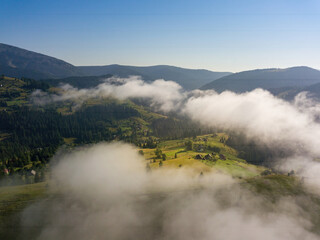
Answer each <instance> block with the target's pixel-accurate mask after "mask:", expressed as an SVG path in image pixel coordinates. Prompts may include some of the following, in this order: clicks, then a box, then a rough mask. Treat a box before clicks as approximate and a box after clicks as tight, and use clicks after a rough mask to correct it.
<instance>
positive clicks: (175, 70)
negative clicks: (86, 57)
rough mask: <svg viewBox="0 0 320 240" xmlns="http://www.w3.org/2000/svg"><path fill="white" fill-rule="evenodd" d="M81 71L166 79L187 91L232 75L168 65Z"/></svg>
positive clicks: (92, 73)
mask: <svg viewBox="0 0 320 240" xmlns="http://www.w3.org/2000/svg"><path fill="white" fill-rule="evenodd" d="M79 69H80V70H81V71H82V72H83V73H84V74H85V75H88V76H97V75H104V74H112V75H115V76H119V77H128V76H130V75H138V76H141V77H142V78H143V79H144V80H146V81H153V80H156V79H165V80H171V81H174V82H177V83H178V84H180V85H181V86H182V87H183V88H185V89H195V88H199V87H201V86H203V85H204V84H206V83H208V82H211V81H213V80H216V79H218V78H221V77H224V76H227V75H230V74H231V73H229V72H212V71H208V70H204V69H186V68H179V67H174V66H167V65H157V66H150V67H135V66H122V65H106V66H82V67H79Z"/></svg>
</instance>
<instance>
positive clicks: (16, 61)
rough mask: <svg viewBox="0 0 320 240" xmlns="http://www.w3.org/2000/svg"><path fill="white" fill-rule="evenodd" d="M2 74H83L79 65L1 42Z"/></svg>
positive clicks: (49, 76) (60, 75)
mask: <svg viewBox="0 0 320 240" xmlns="http://www.w3.org/2000/svg"><path fill="white" fill-rule="evenodd" d="M0 56H1V57H0V74H4V75H8V76H11V77H28V78H34V79H42V78H63V77H70V76H81V75H82V73H81V72H80V71H79V69H77V67H75V66H73V65H71V64H69V63H67V62H65V61H62V60H59V59H56V58H53V57H49V56H46V55H43V54H40V53H36V52H32V51H28V50H25V49H22V48H18V47H14V46H10V45H6V44H2V43H0Z"/></svg>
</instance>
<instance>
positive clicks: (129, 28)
mask: <svg viewBox="0 0 320 240" xmlns="http://www.w3.org/2000/svg"><path fill="white" fill-rule="evenodd" d="M0 31H1V34H0V42H2V43H6V44H10V45H14V46H18V47H21V48H25V49H28V50H32V51H35V52H40V53H43V54H47V55H50V56H53V57H57V58H60V59H63V60H65V61H67V62H70V63H72V64H74V65H106V64H114V63H116V64H125V65H138V66H148V65H157V64H168V65H175V66H180V67H186V68H205V69H210V70H215V71H233V72H237V71H242V70H248V69H256V68H269V67H281V68H282V67H290V66H302V65H304V66H310V67H313V68H317V69H320V61H319V56H320V44H319V43H320V1H319V0H303V1H302V0H268V1H257V0H233V1H231V0H217V1H214V0H211V1H209V0H197V1H195V0H194V1H188V0H183V1H182V0H159V1H152V0H149V1H148V0H135V1H134V0H117V1H115V0H113V1H108V0H107V1H97V0H64V1H63V0H55V1H48V0H1V7H0Z"/></svg>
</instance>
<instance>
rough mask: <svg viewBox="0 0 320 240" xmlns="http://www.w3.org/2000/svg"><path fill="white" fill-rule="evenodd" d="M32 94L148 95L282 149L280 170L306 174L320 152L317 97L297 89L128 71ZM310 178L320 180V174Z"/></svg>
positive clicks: (53, 98)
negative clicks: (192, 82)
mask: <svg viewBox="0 0 320 240" xmlns="http://www.w3.org/2000/svg"><path fill="white" fill-rule="evenodd" d="M32 97H33V101H34V102H35V103H37V104H46V103H49V102H59V101H66V100H70V101H74V102H77V103H80V104H81V102H83V101H84V100H86V99H89V98H92V97H102V98H103V97H114V98H117V99H121V100H123V99H128V98H143V99H148V100H150V101H151V105H152V106H153V107H155V108H156V109H157V110H160V111H164V112H169V111H174V112H177V113H179V114H182V115H186V116H188V117H189V118H191V119H192V120H194V121H195V122H198V123H200V124H202V125H204V126H210V127H218V128H220V129H225V130H229V131H236V132H240V133H242V134H244V135H245V136H246V137H247V138H248V139H253V140H255V141H256V142H257V143H258V144H261V145H265V146H268V147H269V148H270V149H280V150H281V151H285V152H286V156H289V158H287V159H285V161H284V160H281V161H277V163H278V165H279V166H280V167H281V168H283V169H285V170H292V169H295V170H298V172H299V174H301V176H305V177H308V178H309V177H310V176H309V173H310V172H313V171H311V170H310V168H309V166H310V167H312V168H315V166H318V162H317V161H314V160H315V159H318V158H320V148H319V146H320V124H319V122H318V119H319V113H320V103H318V102H316V101H315V100H313V99H312V98H310V97H309V96H308V94H307V93H305V92H303V93H300V94H298V95H297V96H296V98H295V100H294V101H293V102H287V101H284V100H282V99H279V98H277V97H275V96H273V95H272V94H271V93H269V92H268V91H266V90H262V89H256V90H253V91H251V92H246V93H242V94H236V93H233V92H229V91H225V92H223V93H221V94H218V93H216V92H214V91H200V90H194V91H191V92H187V91H184V90H183V89H182V88H181V86H179V85H178V84H177V83H175V82H172V81H164V80H156V81H154V82H144V81H142V80H141V79H140V78H139V77H131V78H127V79H121V78H112V79H107V80H106V81H105V82H104V83H102V84H100V85H99V86H97V87H95V88H92V89H81V90H79V89H76V88H73V87H71V86H66V85H65V86H64V87H63V91H62V92H61V94H58V95H57V94H47V93H44V92H41V91H36V92H34V93H33V95H32ZM301 159H303V161H301ZM301 162H303V163H304V165H302V164H300V163H301ZM279 163H281V164H279ZM282 163H283V164H282ZM297 166H299V167H298V169H296V167H297ZM306 166H307V167H306ZM317 168H318V167H317ZM314 175H315V174H313V176H312V178H314ZM310 178H311V177H310ZM318 180H319V181H318ZM315 182H319V186H320V178H319V179H317V180H316V181H315Z"/></svg>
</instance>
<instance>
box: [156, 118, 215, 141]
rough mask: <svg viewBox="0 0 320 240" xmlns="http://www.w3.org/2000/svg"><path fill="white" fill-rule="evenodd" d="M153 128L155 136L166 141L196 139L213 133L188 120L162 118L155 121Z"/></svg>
mask: <svg viewBox="0 0 320 240" xmlns="http://www.w3.org/2000/svg"><path fill="white" fill-rule="evenodd" d="M151 127H152V129H153V133H154V135H155V136H157V137H160V138H165V139H178V138H186V137H196V136H198V135H202V134H208V133H212V132H213V130H212V129H210V128H204V127H199V124H196V123H194V122H192V121H191V120H189V119H187V118H174V117H168V118H160V119H157V120H154V121H153V122H152V125H151Z"/></svg>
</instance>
